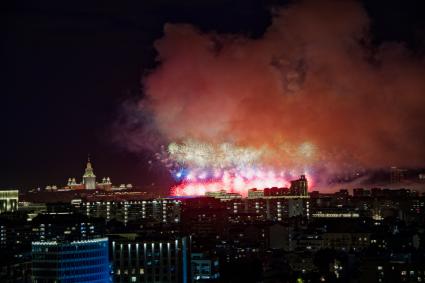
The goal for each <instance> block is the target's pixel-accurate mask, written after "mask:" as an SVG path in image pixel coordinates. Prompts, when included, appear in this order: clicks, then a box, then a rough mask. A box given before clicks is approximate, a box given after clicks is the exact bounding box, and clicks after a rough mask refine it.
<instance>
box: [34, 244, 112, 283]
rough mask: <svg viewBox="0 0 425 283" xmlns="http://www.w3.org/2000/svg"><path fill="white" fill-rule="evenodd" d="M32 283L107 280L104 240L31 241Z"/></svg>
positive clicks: (102, 281) (107, 256)
mask: <svg viewBox="0 0 425 283" xmlns="http://www.w3.org/2000/svg"><path fill="white" fill-rule="evenodd" d="M32 277H33V282H35V283H53V282H56V283H66V282H73V283H76V282H96V283H105V282H111V277H110V267H109V253H108V239H107V238H99V239H89V240H79V241H40V242H33V243H32Z"/></svg>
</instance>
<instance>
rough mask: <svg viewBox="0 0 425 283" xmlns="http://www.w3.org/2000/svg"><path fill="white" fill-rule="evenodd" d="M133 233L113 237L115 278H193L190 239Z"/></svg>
mask: <svg viewBox="0 0 425 283" xmlns="http://www.w3.org/2000/svg"><path fill="white" fill-rule="evenodd" d="M133 235H134V234H132V235H129V237H122V236H123V235H121V237H120V238H116V239H113V240H111V241H112V259H113V260H112V264H113V273H114V282H117V283H118V282H119V283H121V282H137V283H138V282H146V283H147V282H158V283H159V282H161V283H167V282H173V283H174V282H175V283H177V282H182V283H187V282H189V251H190V248H189V239H188V238H187V237H180V236H171V235H170V236H165V235H163V236H161V237H147V236H137V235H134V236H133Z"/></svg>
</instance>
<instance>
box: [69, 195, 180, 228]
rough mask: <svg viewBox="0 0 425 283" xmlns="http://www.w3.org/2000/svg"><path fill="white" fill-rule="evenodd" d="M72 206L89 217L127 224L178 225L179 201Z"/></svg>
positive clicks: (79, 203)
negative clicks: (130, 222) (145, 221)
mask: <svg viewBox="0 0 425 283" xmlns="http://www.w3.org/2000/svg"><path fill="white" fill-rule="evenodd" d="M73 205H74V206H75V207H76V208H77V209H78V210H79V211H80V212H81V213H83V214H85V215H87V216H90V217H102V218H105V219H106V221H110V220H112V219H114V220H118V221H121V222H123V223H124V224H127V223H128V222H129V221H137V220H152V221H157V222H162V223H179V222H180V209H181V201H180V200H176V199H149V200H128V201H127V200H123V201H120V200H116V201H113V200H110V201H74V202H73Z"/></svg>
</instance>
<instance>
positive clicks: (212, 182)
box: [171, 172, 311, 197]
mask: <svg viewBox="0 0 425 283" xmlns="http://www.w3.org/2000/svg"><path fill="white" fill-rule="evenodd" d="M306 178H307V180H308V183H309V184H311V177H310V176H306ZM294 179H295V178H293V177H291V178H290V179H289V178H288V177H287V176H284V175H283V174H275V173H274V172H268V173H262V172H260V173H257V174H256V175H255V176H250V177H249V178H247V177H246V176H241V175H231V174H230V173H228V172H225V173H224V174H223V175H222V177H221V178H219V179H203V178H192V177H189V178H186V179H185V180H184V181H183V182H182V183H180V184H179V185H176V186H174V187H173V188H172V189H171V193H172V195H174V196H194V195H205V193H207V192H218V191H220V190H225V191H226V192H228V193H238V194H240V195H242V196H244V197H246V196H247V195H248V190H250V189H253V188H258V189H264V188H272V187H279V188H280V187H289V186H290V181H291V180H294Z"/></svg>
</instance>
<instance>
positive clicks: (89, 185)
mask: <svg viewBox="0 0 425 283" xmlns="http://www.w3.org/2000/svg"><path fill="white" fill-rule="evenodd" d="M83 184H84V187H85V189H86V190H95V189H96V175H94V172H93V167H92V165H91V162H90V158H89V159H88V160H87V166H86V171H85V172H84V175H83Z"/></svg>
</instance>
